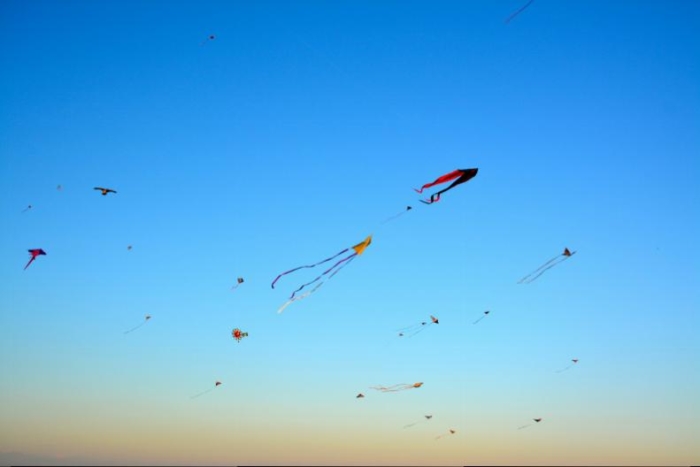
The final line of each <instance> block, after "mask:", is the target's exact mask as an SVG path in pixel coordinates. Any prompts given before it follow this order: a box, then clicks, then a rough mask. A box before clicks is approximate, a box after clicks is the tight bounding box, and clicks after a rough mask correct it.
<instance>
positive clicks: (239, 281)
mask: <svg viewBox="0 0 700 467" xmlns="http://www.w3.org/2000/svg"><path fill="white" fill-rule="evenodd" d="M244 282H245V280H243V278H242V277H239V278H238V279H237V282H236V285H234V286H233V287H231V290H236V289H237V288H238V286H239V285H241V284H242V283H244Z"/></svg>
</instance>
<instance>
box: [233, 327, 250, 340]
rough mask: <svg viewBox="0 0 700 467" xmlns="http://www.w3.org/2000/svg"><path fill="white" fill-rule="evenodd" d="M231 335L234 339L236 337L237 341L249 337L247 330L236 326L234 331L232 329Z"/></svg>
mask: <svg viewBox="0 0 700 467" xmlns="http://www.w3.org/2000/svg"><path fill="white" fill-rule="evenodd" d="M231 336H233V338H234V339H236V342H241V339H243V338H244V337H248V333H247V332H242V331H241V330H240V329H238V328H236V329H234V330H233V331H231Z"/></svg>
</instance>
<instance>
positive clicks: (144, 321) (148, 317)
mask: <svg viewBox="0 0 700 467" xmlns="http://www.w3.org/2000/svg"><path fill="white" fill-rule="evenodd" d="M149 319H151V315H146V316H144V320H143V323H141V324H139V325H138V326H134V327H133V328H131V329H129V330H128V331H124V334H129V333H130V332H131V331H136V330H137V329H138V328H140V327H141V326H143V325H144V324H146V323H147V322H148V320H149Z"/></svg>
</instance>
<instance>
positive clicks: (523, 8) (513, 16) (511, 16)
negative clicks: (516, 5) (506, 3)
mask: <svg viewBox="0 0 700 467" xmlns="http://www.w3.org/2000/svg"><path fill="white" fill-rule="evenodd" d="M534 1H535V0H530V1H529V2H527V3H526V4H525V5H524V6H522V7H521V8H520V9H519V10H518V11H516V12H515V13H513V14H512V15H510V16H509V17H508V19H506V24H508V23H509V22H510V20H512V19H513V18H515V17H516V16H518V15H519V14H520V13H522V12H523V11H524V10H525V8H527V7H529V6H530V4H531V3H532V2H534Z"/></svg>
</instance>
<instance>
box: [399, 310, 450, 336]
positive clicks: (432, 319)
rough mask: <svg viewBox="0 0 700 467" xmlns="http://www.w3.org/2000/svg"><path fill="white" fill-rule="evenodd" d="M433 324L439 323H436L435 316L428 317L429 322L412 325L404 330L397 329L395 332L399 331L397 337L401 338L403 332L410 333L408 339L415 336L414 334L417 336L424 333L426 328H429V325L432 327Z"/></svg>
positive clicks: (437, 322)
mask: <svg viewBox="0 0 700 467" xmlns="http://www.w3.org/2000/svg"><path fill="white" fill-rule="evenodd" d="M433 324H440V322H439V321H438V319H437V318H436V317H435V316H433V315H430V322H427V321H421V322H420V323H417V324H413V325H411V326H407V327H405V328H401V329H397V331H401V332H399V337H403V336H404V332H410V333H412V334H411V335H410V336H408V337H413V336H415V335H416V334H418V333H419V332H421V331H424V330H425V329H427V327H428V326H431V325H433Z"/></svg>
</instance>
